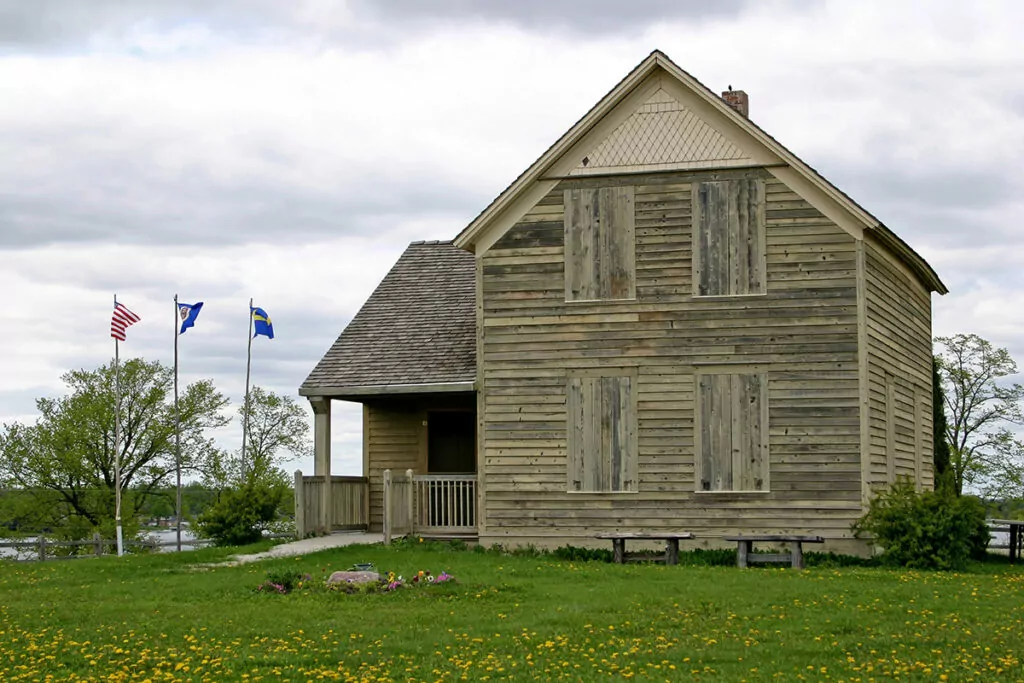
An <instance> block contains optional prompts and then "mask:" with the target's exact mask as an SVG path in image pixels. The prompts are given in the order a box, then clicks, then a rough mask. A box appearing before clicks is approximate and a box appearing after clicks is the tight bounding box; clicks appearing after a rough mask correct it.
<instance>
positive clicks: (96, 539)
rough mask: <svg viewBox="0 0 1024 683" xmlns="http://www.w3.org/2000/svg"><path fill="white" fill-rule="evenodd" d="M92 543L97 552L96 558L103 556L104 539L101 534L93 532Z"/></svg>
mask: <svg viewBox="0 0 1024 683" xmlns="http://www.w3.org/2000/svg"><path fill="white" fill-rule="evenodd" d="M92 543H93V550H94V551H95V552H96V557H100V556H101V555H103V537H102V536H100V532H98V531H94V532H92Z"/></svg>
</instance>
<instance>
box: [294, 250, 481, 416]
mask: <svg viewBox="0 0 1024 683" xmlns="http://www.w3.org/2000/svg"><path fill="white" fill-rule="evenodd" d="M475 379H476V276H475V260H474V257H473V254H471V253H469V252H467V251H464V250H462V249H458V248H457V247H455V246H453V245H452V243H451V242H450V241H449V242H413V243H412V244H410V245H409V247H408V248H407V249H406V250H405V252H404V253H403V254H402V256H401V257H400V258H399V259H398V262H397V263H395V265H394V266H393V267H392V268H391V270H390V271H389V272H388V274H387V275H386V276H385V277H384V279H383V280H382V281H381V283H380V284H379V285H377V288H376V289H375V290H374V291H373V294H371V295H370V298H369V299H367V301H366V303H365V304H363V307H362V308H360V309H359V312H358V313H356V315H355V317H354V318H352V321H351V322H350V323H349V324H348V326H347V327H346V328H345V329H344V331H342V333H341V335H340V336H339V337H338V339H337V341H335V342H334V344H333V345H332V346H331V348H330V350H328V351H327V353H326V354H325V355H324V357H323V358H322V359H321V360H320V362H319V363H317V365H316V367H315V368H314V369H313V371H312V372H311V373H309V377H307V378H306V381H305V382H303V383H302V386H301V387H300V388H299V393H300V394H301V395H303V396H360V395H363V394H385V393H414V392H429V391H472V389H473V382H474V380H475Z"/></svg>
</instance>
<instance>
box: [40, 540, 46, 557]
mask: <svg viewBox="0 0 1024 683" xmlns="http://www.w3.org/2000/svg"><path fill="white" fill-rule="evenodd" d="M39 561H40V562H45V561H46V536H43V535H42V534H40V536H39Z"/></svg>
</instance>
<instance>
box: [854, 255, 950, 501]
mask: <svg viewBox="0 0 1024 683" xmlns="http://www.w3.org/2000/svg"><path fill="white" fill-rule="evenodd" d="M863 249H864V287H863V290H864V294H865V296H864V299H865V306H864V308H865V312H864V318H865V321H864V322H865V330H866V334H865V336H866V338H867V348H866V351H867V353H866V356H867V358H866V360H867V372H866V375H867V383H866V384H867V387H866V388H867V396H866V397H867V407H868V424H867V433H868V439H869V440H868V448H867V453H866V457H867V458H868V462H867V463H866V467H865V473H866V476H867V484H868V487H869V489H871V490H876V489H879V488H884V487H885V486H887V485H888V484H890V483H892V482H893V481H894V480H895V479H896V478H897V477H907V478H909V479H910V480H911V481H914V482H919V485H920V486H921V487H923V488H931V487H932V486H933V484H934V479H933V465H932V444H933V442H932V344H931V333H932V330H931V296H930V294H929V292H928V291H927V290H926V289H925V288H924V286H922V285H921V283H920V282H919V281H918V280H917V279H916V278H915V277H914V276H912V275H911V274H910V273H909V272H908V271H907V270H906V269H905V268H903V267H901V266H900V265H899V264H897V263H896V262H895V261H894V259H893V258H892V257H891V256H889V255H888V254H887V253H886V252H885V250H884V248H883V247H882V246H880V245H878V244H876V243H874V242H873V240H872V239H871V238H870V237H869V238H866V239H865V241H864V246H863Z"/></svg>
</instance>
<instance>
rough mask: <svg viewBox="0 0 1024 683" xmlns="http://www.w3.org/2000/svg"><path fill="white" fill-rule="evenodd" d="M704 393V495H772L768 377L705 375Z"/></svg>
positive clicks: (700, 471) (700, 416) (700, 478)
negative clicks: (733, 492)
mask: <svg viewBox="0 0 1024 683" xmlns="http://www.w3.org/2000/svg"><path fill="white" fill-rule="evenodd" d="M699 390H700V396H699V401H698V404H697V420H698V431H697V436H698V438H697V454H698V458H697V482H698V483H697V487H698V490H700V491H767V490H768V378H767V376H766V375H764V374H721V375H719V374H705V375H701V376H700V381H699Z"/></svg>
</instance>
